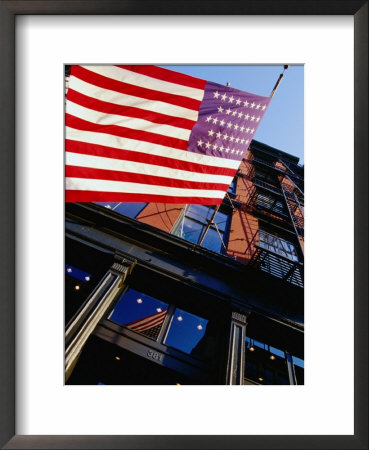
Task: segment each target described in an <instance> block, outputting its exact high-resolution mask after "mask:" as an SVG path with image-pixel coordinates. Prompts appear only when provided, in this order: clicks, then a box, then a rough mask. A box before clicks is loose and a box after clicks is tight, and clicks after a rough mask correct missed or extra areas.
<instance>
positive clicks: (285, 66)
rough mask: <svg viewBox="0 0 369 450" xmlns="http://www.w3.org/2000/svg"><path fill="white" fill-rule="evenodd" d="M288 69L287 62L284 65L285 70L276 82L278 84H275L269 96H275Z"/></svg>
mask: <svg viewBox="0 0 369 450" xmlns="http://www.w3.org/2000/svg"><path fill="white" fill-rule="evenodd" d="M287 69H288V64H285V65H284V66H283V72H282V73H281V74H280V75H279V78H278V80H277V82H276V84H275V86H274V88H273V90H272V92H271V93H270V96H269V97H270V98H273V96H274V94H275V92H276V90H277V89H278V86H279V85H280V83H281V81H282V78H283V77H284V72H285V71H286V70H287Z"/></svg>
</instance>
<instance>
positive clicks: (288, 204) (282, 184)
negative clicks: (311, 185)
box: [243, 156, 304, 287]
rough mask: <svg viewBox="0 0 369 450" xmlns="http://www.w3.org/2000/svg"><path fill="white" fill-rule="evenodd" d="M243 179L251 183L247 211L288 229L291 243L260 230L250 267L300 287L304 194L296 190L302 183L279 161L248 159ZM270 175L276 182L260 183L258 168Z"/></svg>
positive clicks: (302, 255)
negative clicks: (245, 178) (291, 237)
mask: <svg viewBox="0 0 369 450" xmlns="http://www.w3.org/2000/svg"><path fill="white" fill-rule="evenodd" d="M248 163H249V167H248V170H247V172H246V177H247V178H248V179H249V180H250V181H252V182H253V188H252V192H251V195H250V197H249V200H248V201H247V203H246V204H245V205H244V206H243V208H244V209H245V210H246V211H249V212H252V213H253V214H255V215H257V216H259V217H261V216H264V218H265V216H266V217H267V218H268V221H269V222H273V223H274V224H276V225H278V226H279V227H280V228H284V229H286V230H288V233H289V234H290V235H291V236H294V239H292V241H293V242H296V245H295V244H294V243H293V242H290V239H285V238H282V237H280V236H276V235H274V234H272V233H270V232H268V231H265V230H261V229H259V230H258V231H257V232H256V233H255V235H254V236H253V240H252V242H251V244H250V246H249V247H250V249H252V251H253V253H252V256H251V259H250V261H249V265H250V266H252V267H256V268H258V269H259V270H262V271H265V272H268V273H270V274H271V275H273V276H276V277H278V278H281V279H283V280H284V281H286V282H288V283H291V284H294V285H296V286H299V287H303V285H304V281H303V280H304V264H303V259H304V194H303V191H302V189H301V188H300V187H299V184H300V183H299V182H301V181H302V180H303V178H302V177H300V176H299V175H298V174H296V173H294V171H293V170H292V169H290V168H289V166H288V165H287V164H285V163H284V162H282V161H281V160H274V161H272V160H270V161H268V160H266V159H264V158H263V159H261V158H257V157H255V156H254V157H251V158H250V159H249V160H248ZM258 167H259V168H261V169H262V170H263V171H264V172H266V173H270V174H271V175H272V176H273V177H274V178H275V180H278V181H277V182H276V183H272V182H269V181H266V180H262V179H260V178H259V177H258V175H257V172H258V170H257V168H258Z"/></svg>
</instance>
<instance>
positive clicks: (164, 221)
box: [65, 141, 304, 385]
mask: <svg viewBox="0 0 369 450" xmlns="http://www.w3.org/2000/svg"><path fill="white" fill-rule="evenodd" d="M303 182H304V177H303V167H302V166H300V165H299V164H298V159H297V158H296V157H294V156H291V155H289V154H286V153H284V152H282V151H279V150H277V149H274V148H271V147H269V146H267V145H265V144H262V143H260V142H257V141H253V142H252V143H251V145H250V147H249V150H248V151H247V153H246V155H245V158H244V159H243V161H242V163H241V166H240V169H239V171H238V173H237V175H236V176H235V178H234V180H233V182H232V184H231V186H230V188H229V191H228V193H227V195H226V196H225V198H224V200H223V202H222V204H221V205H220V207H219V208H215V207H214V206H204V205H172V204H158V203H149V204H144V203H140V204H138V203H110V204H107V203H104V204H95V203H67V204H66V210H65V213H66V226H65V262H66V272H65V273H66V275H65V282H66V289H65V293H66V298H65V323H66V337H65V345H66V383H67V384H149V385H150V384H211V385H216V384H278V385H280V384H303V383H304V363H303V359H304V286H303V283H304V194H303V191H304V184H303Z"/></svg>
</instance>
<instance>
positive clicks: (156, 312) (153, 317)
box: [109, 289, 168, 340]
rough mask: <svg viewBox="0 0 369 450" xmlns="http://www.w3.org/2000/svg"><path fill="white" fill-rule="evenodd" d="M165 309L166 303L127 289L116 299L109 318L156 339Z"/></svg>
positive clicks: (166, 308) (166, 307)
mask: <svg viewBox="0 0 369 450" xmlns="http://www.w3.org/2000/svg"><path fill="white" fill-rule="evenodd" d="M167 310H168V304H167V303H164V302H162V301H160V300H158V299H156V298H154V297H150V296H149V295H145V294H142V293H141V292H138V291H136V290H134V289H128V291H127V292H125V293H124V294H123V295H122V296H121V297H120V299H119V300H118V303H117V304H116V306H115V308H114V309H113V311H112V312H111V314H110V316H109V319H110V320H111V321H112V322H115V323H118V324H119V325H124V326H125V327H127V328H129V329H130V330H133V331H136V332H137V333H140V334H143V335H145V336H147V337H149V338H151V339H154V340H156V339H157V337H158V335H159V333H160V330H161V327H162V325H163V322H164V319H165V315H166V313H167Z"/></svg>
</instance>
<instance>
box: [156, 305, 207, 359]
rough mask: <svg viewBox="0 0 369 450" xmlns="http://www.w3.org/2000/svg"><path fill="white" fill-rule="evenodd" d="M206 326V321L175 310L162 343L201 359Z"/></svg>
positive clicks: (180, 310)
mask: <svg viewBox="0 0 369 450" xmlns="http://www.w3.org/2000/svg"><path fill="white" fill-rule="evenodd" d="M207 325H208V321H207V320H206V319H204V318H202V317H199V316H195V315H194V314H190V313H188V312H186V311H183V310H182V309H179V308H177V309H176V311H175V313H174V315H173V316H172V320H171V324H170V327H169V330H168V333H167V335H166V338H165V341H164V343H165V344H166V345H169V346H171V347H174V348H177V349H178V350H181V351H182V352H184V353H188V354H191V355H192V356H197V355H199V356H200V357H201V355H202V353H203V349H202V345H204V340H203V337H204V335H205V331H206V327H207Z"/></svg>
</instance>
